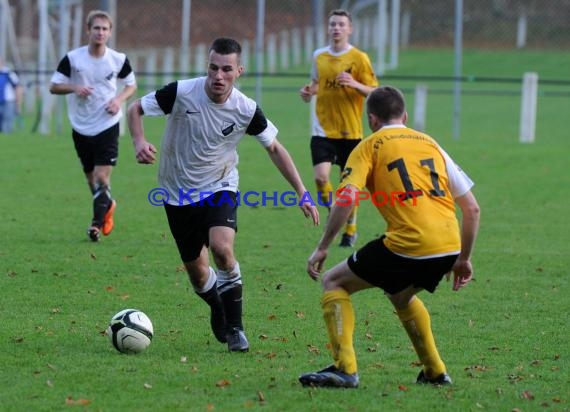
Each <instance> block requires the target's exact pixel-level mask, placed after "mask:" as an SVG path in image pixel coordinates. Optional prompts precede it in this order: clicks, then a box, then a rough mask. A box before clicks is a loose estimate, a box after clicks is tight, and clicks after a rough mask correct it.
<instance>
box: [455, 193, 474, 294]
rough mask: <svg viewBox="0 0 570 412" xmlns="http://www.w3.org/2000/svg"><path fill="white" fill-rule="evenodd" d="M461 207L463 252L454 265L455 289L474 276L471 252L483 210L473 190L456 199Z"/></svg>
mask: <svg viewBox="0 0 570 412" xmlns="http://www.w3.org/2000/svg"><path fill="white" fill-rule="evenodd" d="M455 202H456V203H457V205H458V206H459V208H460V209H461V214H462V218H461V252H460V253H459V256H458V257H457V260H456V261H455V264H454V265H453V269H452V270H453V290H459V289H461V288H462V287H463V286H465V285H466V284H467V283H469V281H471V278H472V277H473V266H472V265H471V253H472V252H473V247H474V246H475V239H476V238H477V232H478V231H479V219H480V214H481V211H480V209H479V205H478V204H477V200H476V199H475V196H474V195H473V193H471V191H469V192H467V193H466V194H464V195H463V196H460V197H458V198H457V199H455Z"/></svg>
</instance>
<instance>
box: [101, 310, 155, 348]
mask: <svg viewBox="0 0 570 412" xmlns="http://www.w3.org/2000/svg"><path fill="white" fill-rule="evenodd" d="M153 333H154V330H153V328H152V322H151V321H150V319H149V318H148V316H147V315H145V314H144V313H143V312H141V311H140V310H137V309H124V310H122V311H120V312H119V313H117V314H116V315H115V316H113V318H112V319H111V322H109V327H108V328H107V336H109V340H110V341H111V343H112V344H113V346H114V347H115V349H117V350H118V351H119V352H122V353H127V354H133V353H141V352H143V351H144V350H145V349H146V348H148V346H149V345H150V342H151V340H152V336H153Z"/></svg>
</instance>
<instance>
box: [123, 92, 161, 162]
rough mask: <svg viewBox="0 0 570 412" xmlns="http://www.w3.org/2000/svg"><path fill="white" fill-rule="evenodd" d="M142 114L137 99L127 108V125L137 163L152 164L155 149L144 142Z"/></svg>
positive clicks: (139, 101)
mask: <svg viewBox="0 0 570 412" xmlns="http://www.w3.org/2000/svg"><path fill="white" fill-rule="evenodd" d="M143 116H144V112H143V109H142V106H141V100H140V99H137V100H135V101H134V102H133V103H131V105H130V106H129V108H128V110H127V123H128V125H129V132H130V133H131V138H132V141H133V146H134V147H135V156H136V159H137V162H139V163H142V164H152V163H154V161H155V160H156V156H155V153H156V152H157V150H156V148H155V147H154V146H153V145H152V144H151V143H149V142H148V141H147V140H146V137H145V134H144V126H143V120H142V117H143Z"/></svg>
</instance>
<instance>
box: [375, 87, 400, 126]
mask: <svg viewBox="0 0 570 412" xmlns="http://www.w3.org/2000/svg"><path fill="white" fill-rule="evenodd" d="M366 111H367V112H368V113H372V114H373V115H376V116H377V117H378V118H379V119H380V120H382V121H389V120H392V119H394V118H398V117H400V116H402V115H403V114H404V112H405V111H406V103H405V101H404V95H403V94H402V92H401V91H400V90H398V89H396V88H395V87H391V86H382V87H377V88H376V89H374V90H372V91H371V92H370V94H369V95H368V97H367V98H366Z"/></svg>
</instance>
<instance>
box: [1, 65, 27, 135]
mask: <svg viewBox="0 0 570 412" xmlns="http://www.w3.org/2000/svg"><path fill="white" fill-rule="evenodd" d="M23 94H24V89H23V87H22V84H21V82H20V77H19V76H18V74H17V73H16V72H15V71H14V70H12V69H11V68H10V67H8V66H5V65H4V62H3V60H2V57H1V56H0V133H11V132H12V131H13V130H14V120H15V119H16V118H17V116H19V115H20V112H21V109H22V100H23Z"/></svg>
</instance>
